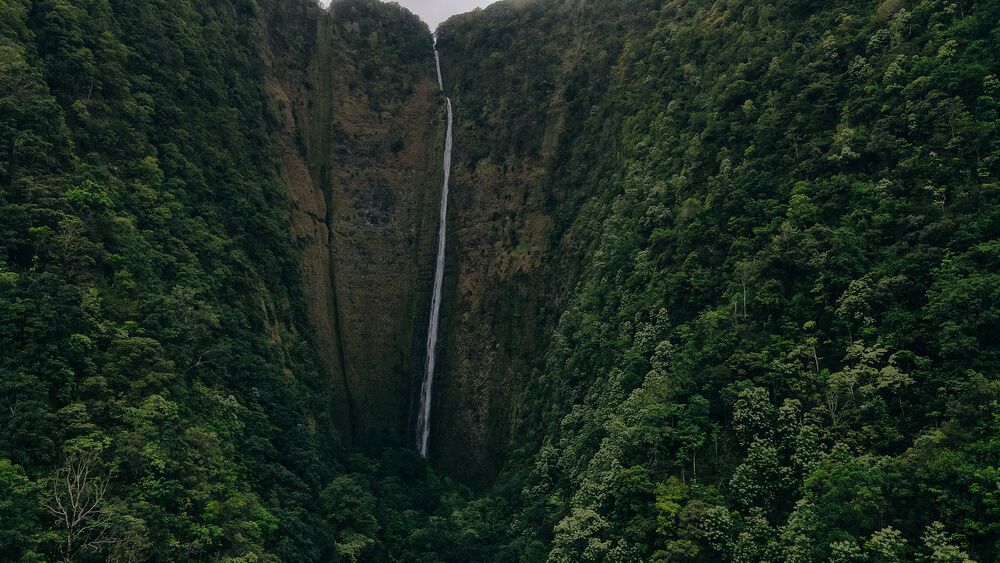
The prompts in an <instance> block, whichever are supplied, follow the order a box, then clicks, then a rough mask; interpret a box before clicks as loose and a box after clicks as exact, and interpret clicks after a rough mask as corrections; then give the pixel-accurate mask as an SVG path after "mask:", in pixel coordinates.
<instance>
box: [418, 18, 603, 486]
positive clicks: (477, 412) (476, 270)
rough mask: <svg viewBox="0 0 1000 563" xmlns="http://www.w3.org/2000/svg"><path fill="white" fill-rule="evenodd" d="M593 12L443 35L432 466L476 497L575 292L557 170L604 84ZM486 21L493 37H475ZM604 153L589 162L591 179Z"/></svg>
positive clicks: (575, 244) (581, 190) (460, 22)
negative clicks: (442, 276)
mask: <svg viewBox="0 0 1000 563" xmlns="http://www.w3.org/2000/svg"><path fill="white" fill-rule="evenodd" d="M591 11H592V10H588V9H586V8H584V9H580V8H579V7H575V6H574V3H571V2H570V3H559V2H554V3H502V4H495V5H493V6H491V7H490V8H487V9H486V10H484V11H481V12H473V13H470V14H465V15H461V16H456V17H454V18H452V19H450V20H449V21H448V22H446V23H445V24H444V25H443V26H442V28H441V29H440V30H439V39H438V46H439V50H440V51H441V54H442V61H443V64H444V75H445V77H444V81H445V90H446V91H447V92H448V93H449V95H451V96H452V98H453V100H454V102H455V107H456V112H457V114H456V115H457V117H456V130H455V159H454V163H455V164H454V169H453V175H452V178H453V180H452V186H453V188H452V191H453V194H454V197H453V200H452V201H453V206H454V211H453V215H454V219H453V221H454V222H453V225H454V227H453V228H452V230H451V233H450V236H451V238H452V240H450V241H449V248H450V249H451V250H450V252H451V253H452V255H451V257H450V258H451V260H450V264H451V269H450V271H449V272H450V277H449V280H450V286H449V289H450V291H449V292H448V293H447V294H446V295H447V296H448V297H446V300H445V304H446V323H445V327H446V335H447V336H446V340H445V342H446V346H445V350H444V352H443V354H442V356H443V362H444V365H443V368H442V370H441V375H440V378H439V381H440V383H439V384H438V386H437V388H436V389H435V406H434V409H435V413H434V420H435V426H434V430H433V432H432V445H431V451H432V456H431V457H432V459H433V460H434V462H435V463H436V464H437V465H438V466H439V467H440V468H442V469H443V470H444V471H445V472H447V473H448V474H450V475H453V476H456V477H458V478H459V479H461V480H463V481H465V482H468V483H471V484H473V485H485V484H487V483H488V482H490V481H491V480H492V479H493V477H494V476H495V475H496V473H497V471H499V469H500V467H501V466H502V464H503V461H504V458H505V456H506V451H507V449H508V447H509V441H510V435H511V428H512V425H513V424H514V423H515V421H516V420H518V419H520V418H521V417H520V416H518V414H517V411H518V409H519V406H518V405H519V404H520V402H521V401H520V399H521V397H520V394H521V392H522V391H523V389H525V387H526V383H527V382H528V381H529V380H530V379H531V378H532V377H533V376H537V374H538V373H539V371H540V370H542V369H543V368H544V357H545V350H546V348H547V346H548V336H549V334H550V333H551V328H552V326H553V325H554V323H555V321H557V320H558V316H559V314H560V311H561V309H562V300H563V297H562V296H563V295H564V294H565V293H566V292H565V290H566V288H571V287H572V286H573V284H574V283H575V282H574V280H575V278H576V274H575V269H576V268H578V266H577V265H575V264H577V261H576V260H575V259H574V258H573V257H574V256H576V255H577V253H578V251H579V249H580V248H581V246H582V244H581V241H582V240H584V239H585V238H586V233H579V232H574V231H573V229H572V227H571V225H572V223H573V221H574V220H575V219H576V218H577V216H578V214H579V212H580V210H581V209H582V206H583V204H584V203H585V202H586V201H587V195H588V194H587V193H586V190H587V189H588V188H587V186H588V184H587V183H586V182H584V181H581V178H580V177H579V175H578V173H577V171H572V170H567V169H566V162H567V155H569V154H571V153H572V152H574V151H576V152H579V151H581V150H583V148H582V147H580V146H578V145H577V144H575V143H576V140H577V134H578V132H579V130H580V128H581V127H583V126H585V124H586V115H587V111H589V108H590V105H591V104H592V103H593V100H595V99H596V98H597V97H598V96H600V95H601V93H602V92H603V90H604V89H605V88H606V87H607V80H603V81H602V80H592V79H591V78H592V77H591V74H598V75H599V74H600V73H610V72H611V68H610V67H611V64H613V62H614V60H615V59H614V57H615V53H614V52H610V53H609V52H608V51H606V50H599V49H595V46H600V45H605V44H606V43H607V42H606V41H599V42H595V41H592V38H593V36H594V35H597V34H602V33H605V30H603V29H602V28H601V26H600V22H601V19H600V18H598V17H594V14H592V13H591ZM484 19H488V20H489V21H490V22H491V28H492V31H491V35H490V36H489V37H484V36H482V35H481V30H482V29H483V27H482V21H483V20H484ZM546 19H550V20H552V21H551V22H550V23H548V24H546V23H544V20H546ZM540 22H542V23H540ZM575 24H579V25H575ZM615 43H620V41H619V42H615ZM609 138H610V136H609ZM605 148H608V147H602V149H605ZM606 152H607V151H604V150H602V151H598V154H595V159H594V160H593V164H594V168H593V169H592V170H591V171H589V173H592V174H596V173H597V172H598V171H599V170H600V166H599V164H600V160H599V158H600V156H599V155H604V154H606ZM449 298H450V299H449ZM457 444H461V446H457Z"/></svg>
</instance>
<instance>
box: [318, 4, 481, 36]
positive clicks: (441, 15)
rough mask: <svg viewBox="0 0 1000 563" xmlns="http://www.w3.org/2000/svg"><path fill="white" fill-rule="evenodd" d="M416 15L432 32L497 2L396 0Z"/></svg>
mask: <svg viewBox="0 0 1000 563" xmlns="http://www.w3.org/2000/svg"><path fill="white" fill-rule="evenodd" d="M320 1H321V2H322V3H323V4H329V3H330V2H329V0H320ZM396 1H397V2H399V3H400V4H402V5H403V6H405V7H406V8H408V9H409V10H410V11H411V12H413V13H414V14H417V15H418V16H420V18H421V19H423V20H424V21H425V22H427V25H429V26H431V30H432V31H433V30H434V28H436V27H437V26H438V24H439V23H441V22H443V21H444V20H446V19H448V17H449V16H453V15H455V14H461V13H462V12H468V11H471V10H473V9H475V8H479V7H486V6H488V5H490V4H492V3H493V2H496V0H396Z"/></svg>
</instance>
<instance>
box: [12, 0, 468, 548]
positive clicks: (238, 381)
mask: <svg viewBox="0 0 1000 563" xmlns="http://www.w3.org/2000/svg"><path fill="white" fill-rule="evenodd" d="M327 18H335V19H336V24H337V25H336V26H330V27H336V28H337V29H338V30H340V29H343V28H346V27H349V28H351V29H357V30H359V32H360V31H361V30H363V31H364V33H365V37H366V41H368V42H371V41H378V40H381V43H379V44H378V50H377V52H376V56H374V57H368V56H365V57H357V58H356V59H352V58H351V57H352V56H354V54H353V51H351V50H349V48H348V47H349V45H350V43H351V42H352V41H355V42H356V41H358V40H357V39H352V38H351V37H346V38H338V39H337V43H336V46H335V47H334V48H336V49H339V50H340V51H339V57H340V58H339V59H338V62H339V63H340V64H342V65H344V68H341V69H339V70H338V69H337V68H333V69H329V68H328V69H326V70H327V72H329V73H338V75H342V76H347V75H349V74H352V73H360V74H363V75H364V76H366V77H368V78H369V79H370V82H369V83H368V85H367V86H365V85H364V84H358V85H357V86H358V87H359V88H366V89H367V90H368V95H369V96H370V97H371V98H373V99H376V100H377V102H378V103H380V104H388V103H390V102H391V101H392V100H395V99H397V98H399V97H400V96H402V95H404V94H406V92H405V89H406V88H407V87H408V86H407V84H406V80H407V79H406V76H405V75H403V73H401V72H399V71H397V70H396V69H397V68H398V66H399V65H398V64H397V63H398V62H399V61H400V60H410V61H412V60H414V59H416V58H417V57H418V56H419V54H418V53H416V54H415V53H414V47H413V46H414V45H415V44H421V45H424V46H425V47H427V49H426V50H427V51H429V40H428V39H427V29H426V26H424V25H423V24H421V23H420V22H419V20H417V19H416V18H415V17H414V16H412V15H410V14H408V13H406V12H404V11H402V10H401V9H399V8H398V7H395V8H393V7H391V6H384V5H381V4H379V3H377V2H369V1H364V0H359V1H357V2H346V3H342V4H340V5H338V11H337V13H336V14H334V15H328V14H327V13H326V12H324V11H322V10H320V9H319V8H318V7H317V6H316V5H315V4H314V3H311V2H305V1H298V0H288V1H287V2H285V1H282V2H278V1H267V2H255V1H253V0H232V1H221V0H220V1H188V0H182V1H171V2H160V1H157V0H4V1H3V2H0V559H2V560H4V561H14V560H32V561H43V560H44V561H50V560H64V559H65V560H73V561H99V560H108V559H111V560H114V561H145V560H150V561H190V560H228V561H258V560H268V561H320V560H335V559H338V558H341V557H342V558H345V559H351V558H352V557H353V555H352V554H355V553H361V552H362V551H364V552H365V553H367V554H369V555H370V556H371V557H374V558H380V559H384V558H386V557H388V551H387V550H388V549H392V550H394V552H395V553H397V555H395V557H404V558H407V559H413V558H414V557H413V556H406V555H405V553H407V550H409V549H410V547H409V544H408V543H407V538H408V537H409V536H410V534H411V533H412V532H413V531H414V530H419V529H420V528H421V527H422V526H424V525H425V523H426V521H427V519H428V514H430V513H433V511H434V510H435V508H436V506H437V504H438V498H439V497H440V495H439V494H436V493H434V491H435V490H436V488H440V487H442V486H443V485H441V484H438V482H437V481H433V480H432V481H425V475H426V470H425V469H424V466H423V464H422V463H420V462H418V461H417V457H416V455H414V454H412V453H410V452H386V453H385V454H379V455H378V456H376V457H374V458H369V457H366V456H362V455H359V454H354V453H351V452H349V451H346V450H344V449H343V447H342V446H341V445H340V440H339V438H338V431H337V429H336V428H335V424H334V419H335V414H336V412H335V411H336V409H335V408H334V405H335V402H336V399H337V398H336V397H335V382H333V381H332V380H331V379H330V378H329V377H327V376H326V374H325V372H324V370H323V369H322V368H321V367H320V364H321V361H320V358H319V354H318V353H317V349H316V346H315V345H314V342H315V341H314V336H313V334H312V331H311V329H310V325H309V322H308V314H307V300H306V298H305V297H306V296H304V295H303V293H302V290H301V281H300V278H301V276H300V258H299V248H297V246H296V242H297V241H295V240H293V238H292V236H291V226H290V222H291V211H292V210H291V206H290V204H289V193H287V192H288V190H289V188H288V186H286V185H285V184H284V183H283V179H282V178H281V170H280V169H281V162H280V158H281V157H282V150H281V149H280V147H279V145H280V142H277V143H276V142H274V141H272V139H277V138H280V137H281V135H283V134H284V132H282V131H280V128H281V127H282V126H283V123H282V116H281V114H282V112H283V111H285V109H286V108H283V107H282V106H281V103H279V101H277V100H275V99H273V98H272V97H270V95H269V94H270V92H269V91H267V90H266V89H265V82H266V81H267V79H268V77H267V76H266V74H265V72H266V69H267V66H266V64H265V62H266V58H268V57H270V56H272V55H273V53H271V52H265V50H264V45H265V42H264V39H263V36H264V35H265V34H267V35H268V36H269V37H270V38H271V40H272V41H273V42H280V41H287V43H285V44H284V49H285V50H284V51H282V53H285V52H287V51H294V52H295V53H296V54H297V55H299V56H301V57H302V58H301V59H300V60H308V57H309V56H310V53H312V52H313V51H315V49H316V48H317V43H318V39H317V29H319V27H320V25H321V24H324V25H325V23H324V22H325V21H326V19H327ZM277 21H280V22H282V25H284V26H286V27H283V28H279V29H276V28H274V27H273V23H274V22H277ZM403 24H405V25H403ZM276 35H277V36H278V37H276ZM345 44H347V47H345ZM394 50H395V51H394ZM366 55H367V53H366ZM300 64H304V63H301V62H300ZM348 65H350V66H348ZM380 65H381V66H380ZM382 67H384V68H382ZM359 69H360V70H359ZM283 70H287V74H294V70H295V69H283ZM383 75H384V78H383ZM428 75H429V72H428ZM300 78H301V77H300ZM301 80H303V81H304V80H305V79H304V78H301ZM297 86H298V87H299V88H300V89H303V90H305V89H308V88H315V87H317V85H316V84H305V83H299V84H298V85H297ZM286 102H287V100H286ZM289 135H290V136H292V137H294V136H295V135H294V133H292V134H289ZM305 142H306V140H302V145H303V146H300V147H299V148H300V149H302V150H305V146H304V144H305ZM448 490H449V491H451V490H452V489H450V488H449V489H448ZM375 514H377V517H376V516H375ZM380 526H381V528H380ZM393 526H394V527H393ZM404 531H405V533H404ZM375 536H377V537H379V538H389V539H386V540H385V546H386V547H382V546H381V545H375V542H374V540H373V539H371V538H372V537H375ZM391 538H396V539H395V540H392V541H390V540H391Z"/></svg>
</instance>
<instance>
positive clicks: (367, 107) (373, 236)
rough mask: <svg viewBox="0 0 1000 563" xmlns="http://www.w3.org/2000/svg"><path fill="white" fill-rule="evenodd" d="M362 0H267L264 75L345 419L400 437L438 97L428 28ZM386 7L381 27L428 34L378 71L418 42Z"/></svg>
mask: <svg viewBox="0 0 1000 563" xmlns="http://www.w3.org/2000/svg"><path fill="white" fill-rule="evenodd" d="M357 4H358V6H353V5H351V4H344V5H342V6H340V7H338V9H337V10H335V11H334V12H332V13H331V12H326V11H323V10H320V9H318V8H316V7H315V6H307V5H305V4H302V3H296V2H288V3H280V2H273V3H271V4H265V5H264V10H263V12H262V18H263V19H264V22H263V26H262V27H263V33H264V34H265V45H267V52H266V56H265V58H266V63H267V67H268V68H267V77H266V82H267V91H268V93H269V96H270V98H271V100H270V102H271V103H272V104H273V105H274V107H275V108H276V113H277V116H278V121H279V123H278V124H277V125H278V126H277V127H276V133H275V137H276V139H275V140H276V145H277V146H279V147H281V152H282V154H281V156H280V163H281V174H282V179H283V180H284V182H285V184H286V185H287V187H288V193H289V197H290V199H291V201H292V204H293V222H292V223H293V224H292V233H291V235H292V237H293V238H294V239H295V240H296V241H297V243H298V244H299V246H300V248H301V260H302V262H301V276H302V281H303V288H304V291H305V293H306V296H307V299H308V307H309V319H310V324H311V325H312V329H313V331H314V343H315V345H316V347H317V348H318V352H319V355H320V358H321V360H322V363H323V365H324V367H325V369H326V370H327V372H328V375H329V380H330V382H331V385H332V390H333V391H332V392H333V395H334V398H335V402H334V404H335V409H336V411H337V412H336V413H335V419H336V420H337V425H338V427H339V430H340V432H341V434H342V436H343V437H344V438H345V439H346V441H347V442H348V443H350V442H353V443H358V444H363V445H373V444H398V443H403V442H404V441H405V439H406V437H407V435H408V434H407V428H406V425H407V416H408V412H409V408H410V389H411V387H412V379H413V377H414V373H415V370H414V369H413V367H412V365H411V364H412V363H413V362H414V359H415V354H416V353H417V351H416V350H414V349H413V342H414V341H417V340H419V338H417V337H416V336H417V335H415V334H414V330H415V329H416V330H418V331H419V330H420V329H421V328H422V327H421V326H420V325H419V323H417V322H416V321H415V319H416V318H417V316H418V313H419V311H420V307H421V306H422V304H423V301H424V294H425V293H427V292H429V288H428V287H427V285H428V284H427V282H426V279H427V272H426V265H427V264H428V263H430V262H431V260H432V252H433V243H434V240H433V236H434V225H433V221H434V214H435V211H436V198H437V194H438V190H439V186H438V185H437V184H438V182H439V178H440V173H439V168H440V165H439V158H440V149H439V148H438V145H439V142H438V141H439V139H440V138H441V135H442V127H441V123H442V121H441V120H442V113H441V103H440V101H441V100H440V96H439V94H438V92H437V85H436V81H435V78H434V76H433V59H432V51H431V42H430V36H429V34H427V32H426V26H422V24H419V21H416V20H415V18H414V17H413V16H411V15H409V14H408V13H401V10H400V9H399V8H398V7H392V6H385V7H384V8H382V7H381V6H380V5H378V4H377V3H363V2H362V3H357ZM380 9H386V10H389V11H390V12H389V14H388V20H389V21H388V23H387V24H386V25H390V26H391V25H393V23H392V19H393V18H395V19H397V20H398V19H403V21H404V23H406V24H408V25H409V26H410V27H409V28H405V29H406V30H409V31H410V32H411V33H410V35H411V37H407V38H405V40H407V41H411V42H414V41H420V42H422V44H424V45H425V49H424V50H425V51H426V52H425V53H423V55H424V59H425V61H424V64H422V65H421V63H420V53H417V54H416V55H414V54H413V53H403V54H401V57H410V58H407V59H405V60H403V61H402V63H401V64H399V68H380V67H376V68H374V69H373V65H374V64H376V63H377V55H376V53H384V52H385V50H392V49H397V50H403V49H406V50H407V51H411V50H413V49H412V45H399V44H394V43H393V41H397V42H398V41H399V39H398V37H393V36H392V35H391V30H389V31H387V30H386V29H380V27H379V25H377V24H375V23H373V22H372V21H371V20H372V13H371V11H372V10H380ZM376 15H377V14H376ZM406 18H412V20H406ZM414 22H416V24H419V25H414ZM421 26H422V27H421ZM399 27H401V26H400V25H396V28H399ZM402 27H405V26H402ZM279 30H280V31H279ZM417 31H420V32H422V33H421V34H420V36H419V38H414V37H412V35H414V33H415V32H417ZM404 32H405V31H404ZM279 33H280V35H279ZM400 33H402V32H400ZM389 60H390V61H391V62H397V63H400V61H392V59H389ZM419 358H422V356H421V355H419V354H417V359H416V361H418V362H419ZM417 371H419V370H417Z"/></svg>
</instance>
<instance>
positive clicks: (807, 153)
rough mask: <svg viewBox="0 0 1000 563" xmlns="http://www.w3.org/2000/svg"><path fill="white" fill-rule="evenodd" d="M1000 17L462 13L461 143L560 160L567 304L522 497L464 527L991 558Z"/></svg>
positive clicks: (674, 7) (551, 165) (553, 164)
mask: <svg viewBox="0 0 1000 563" xmlns="http://www.w3.org/2000/svg"><path fill="white" fill-rule="evenodd" d="M997 21H1000V5H998V4H997V3H996V2H972V1H965V2H962V1H958V2H949V1H939V0H914V1H911V2H909V1H904V0H887V1H885V2H881V3H879V2H807V1H782V2H771V3H764V2H752V1H751V2H748V1H736V0H732V1H714V2H708V1H683V2H681V1H666V2H651V1H622V2H609V3H592V4H590V5H588V6H583V7H581V6H580V5H579V3H577V2H533V3H528V4H527V5H526V6H521V7H518V6H516V5H501V6H494V7H492V8H490V9H487V10H485V11H483V12H482V13H478V14H471V15H465V16H460V17H456V18H453V19H452V20H450V21H449V22H447V23H446V24H445V25H444V27H443V30H442V32H441V39H440V41H439V47H440V49H441V50H442V52H443V53H445V60H446V65H445V66H446V68H447V69H449V70H450V72H451V76H452V77H453V83H452V84H453V86H452V88H453V89H454V92H453V93H452V95H453V97H454V99H455V100H456V105H457V107H458V112H459V113H458V124H457V127H458V130H459V131H468V132H467V133H466V134H465V136H464V138H463V136H462V135H459V136H458V139H459V140H458V141H457V144H456V147H457V148H456V162H460V163H462V166H465V167H468V168H471V169H482V168H483V167H485V166H486V165H487V164H488V163H490V162H493V163H498V164H499V165H500V166H511V167H516V166H517V164H518V163H519V162H524V161H527V160H530V159H533V158H541V159H545V162H546V166H547V168H546V171H545V173H544V174H543V175H541V178H542V179H541V180H540V181H538V182H537V184H536V186H535V187H534V189H535V190H536V191H542V192H544V193H545V194H546V196H547V197H549V202H550V207H549V209H548V210H547V212H548V213H549V214H550V216H551V217H553V226H552V228H551V230H550V231H549V233H550V237H551V240H550V246H551V247H552V250H551V251H549V256H550V257H551V258H552V259H550V260H548V264H549V265H548V266H546V268H547V269H546V272H545V274H544V276H543V277H544V278H545V279H548V280H551V281H550V282H549V286H548V287H549V288H550V293H549V294H547V295H546V294H543V295H542V296H541V297H540V298H539V299H541V300H545V301H547V302H549V303H566V305H565V306H564V307H560V309H561V312H560V315H561V316H560V318H559V320H558V324H557V326H556V328H555V330H554V332H553V333H552V335H551V338H550V339H549V340H548V351H547V353H546V364H545V367H544V369H542V370H541V373H540V374H538V375H536V376H533V377H531V378H529V381H528V386H527V388H526V389H524V390H522V391H520V392H519V396H520V401H519V408H518V411H517V413H516V414H515V420H514V424H515V425H516V428H515V430H514V432H513V437H512V441H511V448H512V450H513V452H514V453H513V454H512V459H511V460H510V461H509V462H508V463H507V466H506V468H505V470H504V472H503V473H502V475H501V477H500V480H499V482H498V483H497V484H496V485H495V491H494V496H493V497H492V500H491V502H494V503H501V504H502V505H503V508H500V509H498V510H499V512H500V513H502V514H504V517H503V519H502V520H500V521H498V522H493V523H487V524H486V525H484V526H483V527H482V528H479V529H477V530H476V534H478V535H476V536H472V537H476V538H477V539H483V538H486V540H487V542H489V541H495V542H497V543H496V544H494V545H491V546H490V547H489V548H488V550H489V552H490V553H491V554H494V555H495V556H496V557H498V558H500V559H509V560H515V559H522V558H523V559H529V560H535V559H545V558H548V559H549V560H551V561H599V560H611V561H638V560H648V559H655V560H663V561H714V560H720V559H722V560H738V561H779V560H780V561H825V560H833V561H853V560H877V561H903V560H913V559H918V560H921V559H922V560H930V561H962V560H964V559H965V558H975V559H979V560H996V559H997V558H1000V551H998V550H1000V527H998V522H1000V494H998V489H997V485H998V481H1000V473H998V463H1000V419H998V415H997V405H998V399H1000V385H998V375H1000V340H998V334H1000V247H998V245H997V240H996V239H997V235H998V234H1000V205H998V202H1000V183H998V176H1000V129H998V117H1000V116H998V113H997V111H998V109H1000V105H998V104H1000V79H998V76H1000V57H997V55H996V52H997V49H998V47H1000V35H998V28H997V26H996V22H997ZM578 37H586V41H584V42H574V41H573V40H572V38H578ZM554 115H555V116H557V117H558V118H554ZM560 119H561V120H562V121H561V125H558V126H557V127H555V128H553V123H556V124H559V123H560ZM553 136H557V138H558V141H557V142H555V143H547V142H546V141H547V140H548V139H550V138H552V137H553ZM463 141H464V143H465V144H463ZM456 189H459V188H456ZM468 189H474V188H473V187H471V186H470V187H469V188H468ZM516 189H517V188H514V187H512V188H511V190H516ZM519 306H522V305H519ZM510 514H514V516H513V517H510V516H509V515H510ZM498 546H499V547H498Z"/></svg>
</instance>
